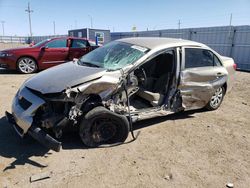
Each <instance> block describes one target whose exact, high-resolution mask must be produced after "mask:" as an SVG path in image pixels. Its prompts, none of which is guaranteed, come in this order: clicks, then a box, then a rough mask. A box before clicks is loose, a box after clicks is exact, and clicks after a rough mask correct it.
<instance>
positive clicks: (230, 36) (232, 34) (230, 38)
mask: <svg viewBox="0 0 250 188" xmlns="http://www.w3.org/2000/svg"><path fill="white" fill-rule="evenodd" d="M231 28H232V30H233V32H231ZM231 28H230V31H229V32H230V33H229V40H230V44H231V45H230V51H229V56H230V57H232V54H233V49H234V42H235V41H234V39H235V33H236V29H234V27H233V26H231Z"/></svg>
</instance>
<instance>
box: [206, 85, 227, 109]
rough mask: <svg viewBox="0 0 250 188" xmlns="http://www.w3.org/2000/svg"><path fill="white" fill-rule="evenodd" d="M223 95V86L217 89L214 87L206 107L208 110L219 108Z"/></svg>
mask: <svg viewBox="0 0 250 188" xmlns="http://www.w3.org/2000/svg"><path fill="white" fill-rule="evenodd" d="M224 95H225V88H224V87H219V88H218V89H216V91H215V93H214V94H213V96H212V97H211V99H210V101H209V102H208V104H207V106H206V108H207V109H208V110H216V109H217V108H219V107H220V105H221V103H222V101H223V98H224Z"/></svg>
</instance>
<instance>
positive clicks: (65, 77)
mask: <svg viewBox="0 0 250 188" xmlns="http://www.w3.org/2000/svg"><path fill="white" fill-rule="evenodd" d="M105 72H106V69H104V68H96V67H86V66H81V65H78V64H77V63H74V62H68V63H64V64H61V65H58V66H55V67H52V68H50V69H47V70H45V71H42V72H40V73H38V74H37V75H35V76H33V77H31V78H30V79H28V80H27V81H26V83H25V86H26V87H28V88H30V89H33V90H36V91H39V92H41V93H42V94H47V93H58V92H62V91H63V90H64V89H66V88H68V87H73V86H76V85H78V84H82V83H85V82H88V81H91V80H94V79H97V78H100V77H102V76H103V74H104V73H105Z"/></svg>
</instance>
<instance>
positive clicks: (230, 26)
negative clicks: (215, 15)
mask: <svg viewBox="0 0 250 188" xmlns="http://www.w3.org/2000/svg"><path fill="white" fill-rule="evenodd" d="M232 19H233V14H232V13H231V14H230V21H229V32H228V38H231V32H232Z"/></svg>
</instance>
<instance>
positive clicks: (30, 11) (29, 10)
mask: <svg viewBox="0 0 250 188" xmlns="http://www.w3.org/2000/svg"><path fill="white" fill-rule="evenodd" d="M25 12H28V15H29V25H30V36H31V37H32V26H31V13H32V12H34V11H33V10H31V9H30V3H28V9H26V10H25Z"/></svg>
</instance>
